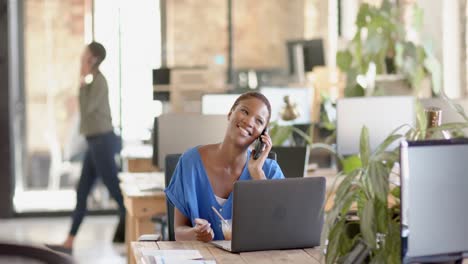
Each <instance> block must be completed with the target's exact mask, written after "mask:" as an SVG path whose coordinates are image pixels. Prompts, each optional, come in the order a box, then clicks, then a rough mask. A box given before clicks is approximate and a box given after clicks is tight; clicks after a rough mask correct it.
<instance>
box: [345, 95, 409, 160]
mask: <svg viewBox="0 0 468 264" xmlns="http://www.w3.org/2000/svg"><path fill="white" fill-rule="evenodd" d="M336 111H337V114H336V118H337V121H336V137H337V138H336V141H337V142H336V144H337V151H338V153H339V154H340V155H354V154H358V153H359V142H360V136H361V130H362V127H363V126H366V127H367V129H368V131H369V143H370V147H371V150H375V148H376V147H377V146H378V145H379V144H380V143H382V142H383V140H384V139H385V138H386V137H388V136H389V135H390V133H391V132H392V131H393V130H394V129H396V128H398V127H399V126H401V125H404V124H408V125H410V126H412V127H414V126H415V123H416V114H415V98H414V97H412V96H379V97H359V98H357V97H356V98H343V99H339V100H338V101H337V104H336ZM407 130H408V127H405V128H403V129H402V130H401V131H399V132H401V133H404V132H406V131H407ZM398 144H399V142H395V143H394V144H392V145H390V146H389V149H391V148H396V147H398Z"/></svg>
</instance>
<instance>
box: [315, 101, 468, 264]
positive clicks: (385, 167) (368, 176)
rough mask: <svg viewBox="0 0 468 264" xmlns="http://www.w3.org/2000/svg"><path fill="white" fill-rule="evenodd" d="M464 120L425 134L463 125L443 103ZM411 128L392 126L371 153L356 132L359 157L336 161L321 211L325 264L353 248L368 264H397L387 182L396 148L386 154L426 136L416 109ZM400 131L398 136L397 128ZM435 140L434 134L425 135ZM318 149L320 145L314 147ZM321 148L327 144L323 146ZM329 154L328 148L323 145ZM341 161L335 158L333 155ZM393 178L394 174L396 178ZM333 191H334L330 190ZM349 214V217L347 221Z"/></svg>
mask: <svg viewBox="0 0 468 264" xmlns="http://www.w3.org/2000/svg"><path fill="white" fill-rule="evenodd" d="M449 103H450V104H451V105H452V106H453V107H454V109H455V110H457V112H459V113H460V114H461V115H462V116H463V117H464V119H465V121H466V122H464V123H450V124H444V125H442V126H439V127H436V128H430V130H431V131H430V132H436V131H442V130H445V131H456V132H457V135H459V131H460V130H461V129H463V128H467V127H468V118H467V117H466V115H465V113H464V111H463V108H461V106H459V105H455V104H453V103H452V102H449ZM417 109H418V110H417V120H418V122H417V123H418V125H417V127H416V128H413V127H409V126H408V125H402V126H401V127H399V128H396V129H395V130H394V132H392V133H391V134H390V135H389V136H388V137H387V138H386V139H385V140H384V141H383V142H382V143H381V144H380V145H379V146H378V147H377V148H376V149H375V150H374V151H371V150H370V147H369V133H371V132H369V131H368V130H367V128H366V127H363V128H362V132H361V137H360V153H359V155H356V156H351V157H349V158H347V159H344V160H343V159H341V162H342V165H343V170H342V171H341V172H340V173H339V174H338V176H337V180H336V181H335V183H334V186H333V190H336V192H335V194H334V197H331V196H329V197H327V199H333V206H332V208H331V209H330V210H329V211H327V213H326V220H325V225H324V230H323V233H322V241H323V242H324V244H325V245H326V257H325V259H326V263H336V262H340V260H343V259H344V258H346V257H348V256H349V254H350V252H351V251H352V250H353V249H355V248H356V247H358V246H361V247H364V250H365V251H366V252H367V253H368V257H367V259H366V261H367V262H369V263H400V261H401V260H400V248H401V242H400V187H399V186H397V185H395V184H394V183H393V182H392V181H391V180H390V179H391V174H392V173H394V174H395V173H396V174H398V172H395V171H398V169H395V168H398V166H395V165H396V164H398V160H399V148H395V149H393V150H390V151H389V150H387V148H388V147H389V146H390V145H391V144H392V143H393V142H395V141H397V140H400V139H401V138H403V137H404V138H406V139H407V140H422V139H425V138H426V135H427V134H428V133H426V132H427V131H426V127H427V121H426V117H425V114H424V111H423V109H422V107H421V106H420V105H418V107H417ZM405 127H406V128H407V129H406V132H405V133H404V134H403V133H401V131H402V129H403V128H405ZM429 134H431V135H433V136H436V135H437V133H429ZM319 147H324V146H322V145H320V146H319ZM325 147H327V146H325ZM327 148H328V149H329V150H330V151H332V149H331V148H330V147H327ZM339 158H341V157H339ZM396 177H398V175H396ZM336 185H337V187H336V188H335V186H336ZM350 215H352V216H353V217H352V218H350Z"/></svg>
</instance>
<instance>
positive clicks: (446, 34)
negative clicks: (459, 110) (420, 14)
mask: <svg viewBox="0 0 468 264" xmlns="http://www.w3.org/2000/svg"><path fill="white" fill-rule="evenodd" d="M417 3H418V5H419V6H420V7H421V8H422V9H423V10H424V24H423V29H422V36H421V38H422V41H423V42H428V41H429V42H431V43H432V46H433V51H434V53H435V55H436V57H437V59H438V60H439V62H441V64H442V79H443V84H442V87H443V89H444V90H445V93H446V94H447V96H449V97H450V98H458V97H460V96H461V95H462V94H463V93H462V88H461V81H460V80H461V78H462V75H461V72H460V68H461V67H460V66H461V65H460V60H459V58H460V54H461V47H460V41H461V39H460V37H461V36H460V24H459V23H460V22H459V21H460V19H459V13H460V12H459V10H458V9H459V0H445V1H440V0H418V1H417Z"/></svg>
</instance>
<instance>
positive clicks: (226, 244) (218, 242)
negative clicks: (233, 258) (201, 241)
mask: <svg viewBox="0 0 468 264" xmlns="http://www.w3.org/2000/svg"><path fill="white" fill-rule="evenodd" d="M211 243H213V244H215V245H217V246H218V247H221V248H223V249H225V250H228V251H231V240H215V241H211Z"/></svg>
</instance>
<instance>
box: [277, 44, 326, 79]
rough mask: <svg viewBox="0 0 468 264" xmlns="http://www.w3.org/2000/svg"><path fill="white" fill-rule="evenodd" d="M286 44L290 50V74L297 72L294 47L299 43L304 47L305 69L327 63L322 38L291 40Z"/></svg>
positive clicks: (310, 69)
mask: <svg viewBox="0 0 468 264" xmlns="http://www.w3.org/2000/svg"><path fill="white" fill-rule="evenodd" d="M286 45H287V51H288V65H289V74H290V75H293V74H295V73H296V69H295V65H296V60H297V58H296V56H295V52H294V47H295V46H297V45H299V46H300V47H301V48H302V55H303V59H304V70H305V71H306V72H308V71H312V69H313V68H314V67H315V66H323V65H325V56H324V50H323V40H322V39H310V40H290V41H288V42H287V43H286Z"/></svg>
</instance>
